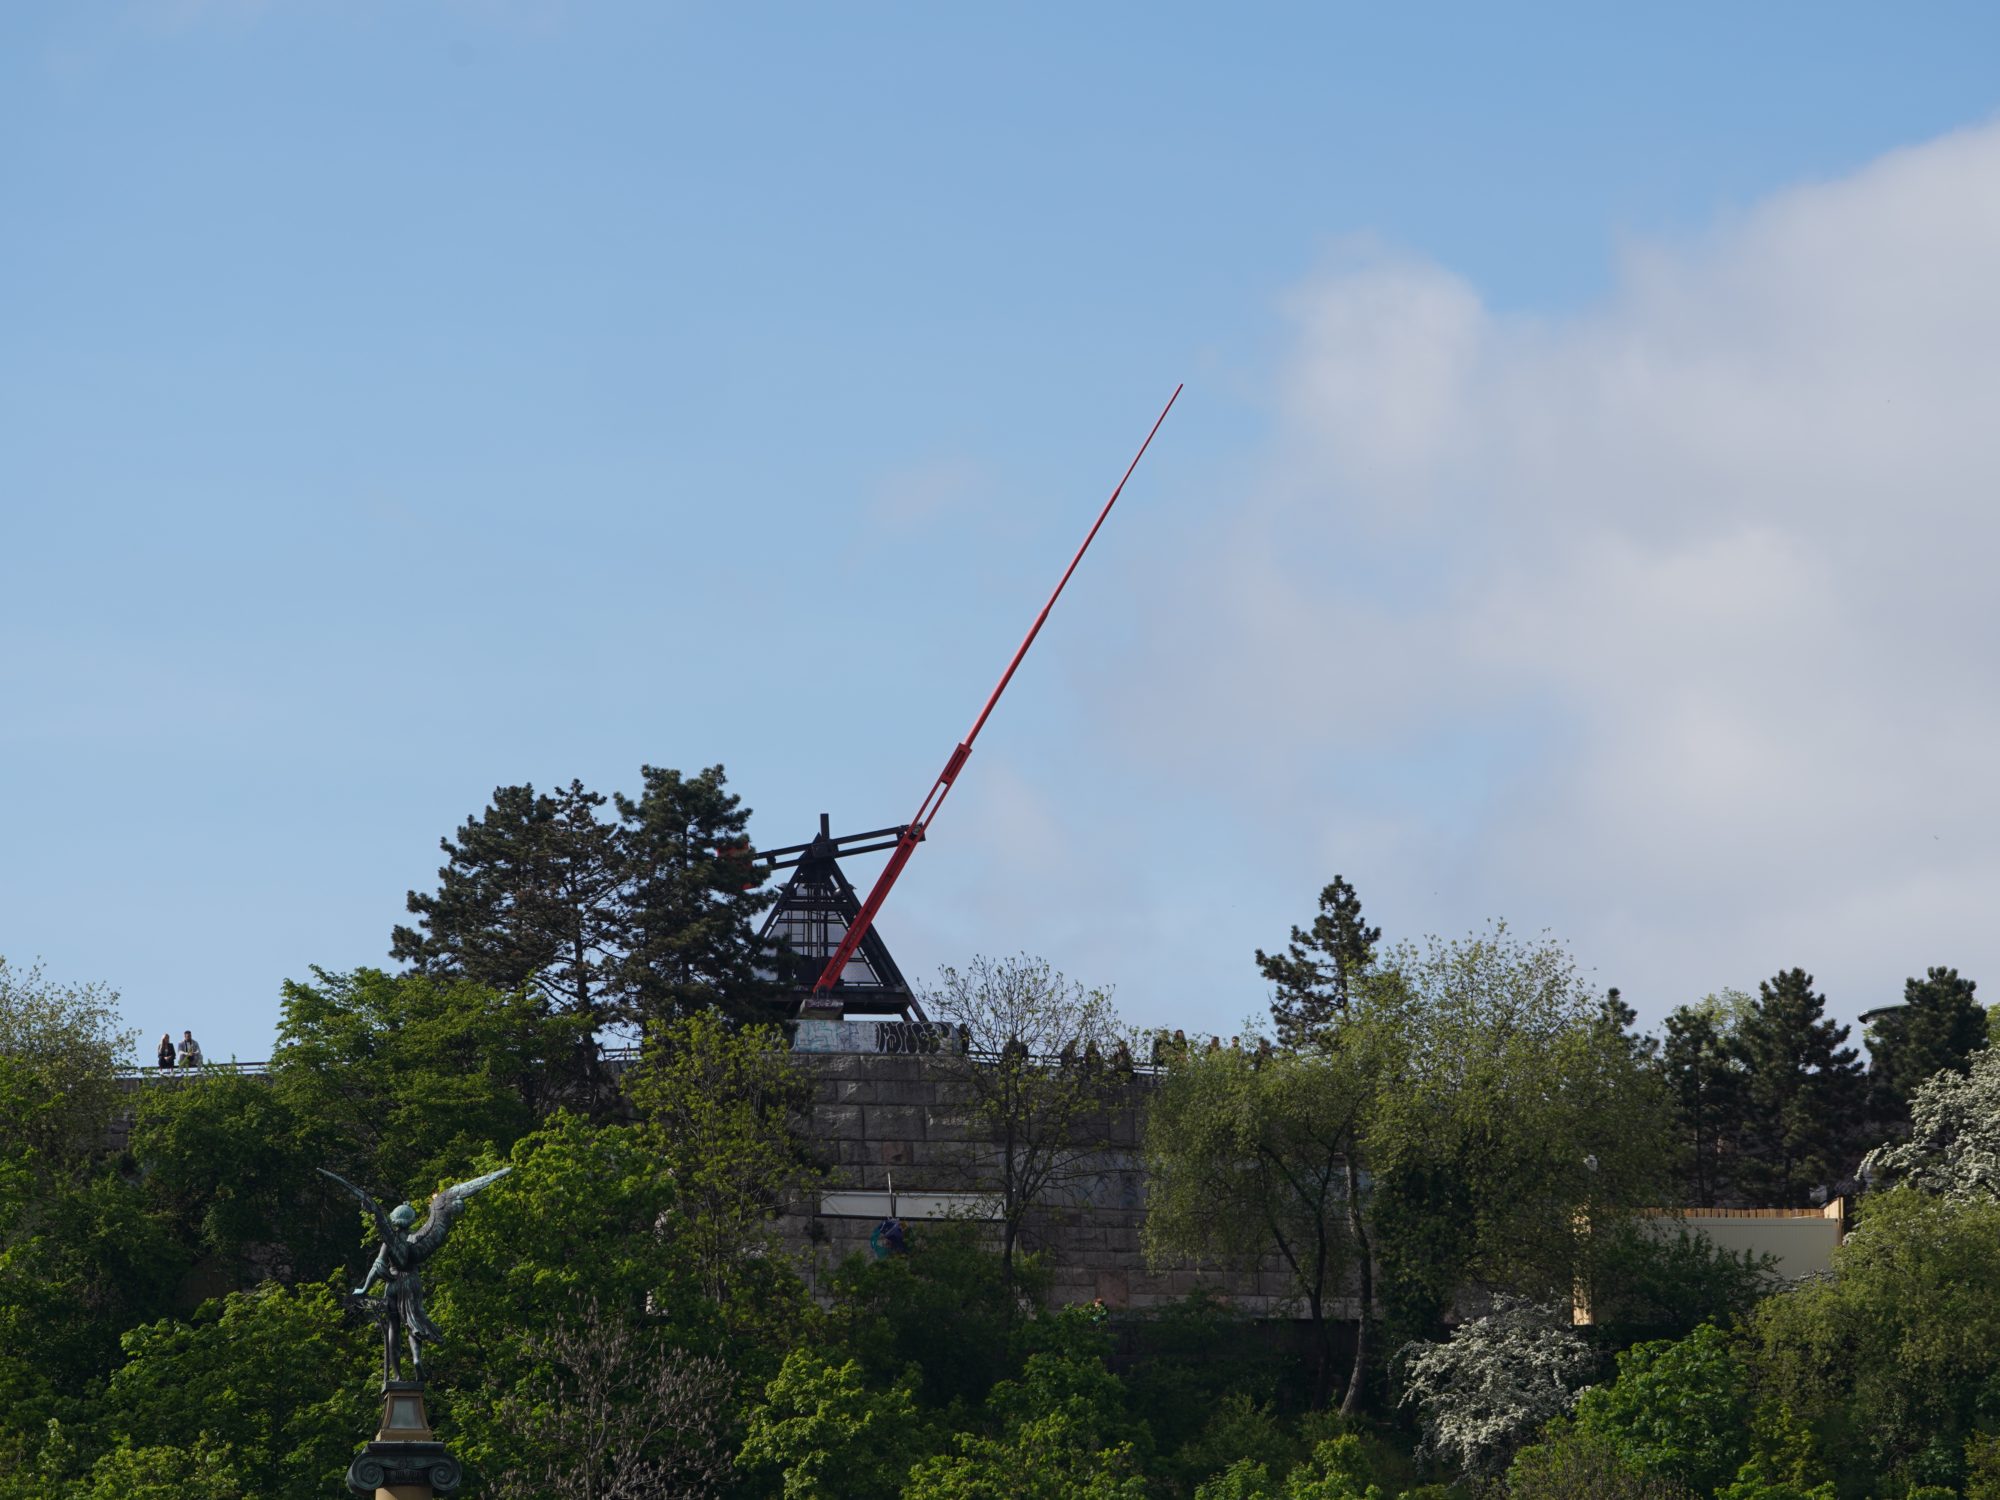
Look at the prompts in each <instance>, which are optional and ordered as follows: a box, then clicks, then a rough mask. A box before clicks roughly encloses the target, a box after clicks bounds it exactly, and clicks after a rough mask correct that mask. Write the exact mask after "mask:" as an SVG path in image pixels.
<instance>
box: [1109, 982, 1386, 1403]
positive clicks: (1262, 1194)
mask: <svg viewBox="0 0 2000 1500" xmlns="http://www.w3.org/2000/svg"><path fill="white" fill-rule="evenodd" d="M1317 1039H1318V1045H1317V1046H1315V1047H1313V1048H1311V1049H1309V1050H1304V1051H1301V1050H1296V1049H1293V1048H1281V1049H1277V1050H1274V1051H1272V1052H1270V1053H1269V1054H1268V1055H1259V1054H1254V1053H1253V1054H1245V1053H1243V1052H1240V1051H1236V1050H1234V1049H1232V1050H1229V1051H1218V1052H1210V1053H1200V1052H1197V1053H1193V1054H1191V1055H1189V1056H1187V1057H1185V1058H1181V1059H1178V1060H1176V1061H1175V1062H1174V1064H1173V1066H1172V1067H1170V1068H1169V1070H1168V1072H1167V1075H1166V1077H1165V1078H1164V1079H1163V1080H1162V1082H1161V1084H1160V1088H1159V1091H1158V1093H1157V1094H1156V1095H1155V1096H1154V1099H1153V1101H1152V1105H1151V1107H1150V1109H1149V1110H1148V1111H1147V1119H1146V1165H1147V1173H1148V1181H1147V1203H1146V1222H1145V1229H1144V1244H1145V1247H1146V1255H1147V1258H1148V1259H1149V1260H1151V1261H1153V1262H1155V1263H1156V1264H1157V1263H1161V1262H1165V1261H1168V1260H1177V1259H1198V1258H1203V1257H1222V1258H1233V1259H1236V1260H1239V1261H1244V1262H1248V1263H1250V1264H1253V1265H1254V1264H1255V1263H1256V1262H1258V1261H1260V1260H1262V1259H1263V1258H1264V1257H1266V1256H1269V1255H1276V1256H1277V1257H1278V1258H1279V1259H1280V1260H1281V1261H1283V1263H1284V1265H1285V1268H1286V1270H1287V1271H1288V1273H1289V1274H1290V1279H1291V1284H1292V1288H1293V1291H1294V1292H1295V1294H1296V1295H1297V1296H1298V1298H1299V1300H1300V1302H1301V1303H1302V1304H1303V1306H1304V1308H1305V1310H1306V1314H1307V1317H1308V1318H1309V1319H1310V1321H1311V1326H1312V1330H1313V1336H1314V1348H1315V1350H1316V1355H1315V1369H1314V1379H1313V1401H1314V1404H1315V1405H1317V1404H1319V1403H1320V1402H1322V1401H1324V1400H1325V1399H1326V1397H1327V1394H1328V1392H1329V1391H1330V1390H1331V1388H1332V1378H1333V1370H1332V1360H1333V1328H1334V1325H1335V1323H1336V1322H1337V1321H1339V1318H1338V1313H1339V1304H1340V1303H1341V1302H1342V1301H1345V1300H1346V1299H1347V1298H1349V1297H1350V1296H1353V1297H1354V1298H1355V1301H1356V1305H1357V1307H1358V1308H1359V1310H1360V1322H1361V1331H1360V1335H1359V1336H1358V1337H1357V1339H1356V1343H1355V1351H1354V1358H1353V1361H1352V1364H1351V1365H1350V1368H1349V1371H1348V1379H1347V1382H1346V1385H1347V1393H1346V1396H1345V1397H1344V1399H1343V1402H1342V1409H1343V1410H1346V1411H1352V1410H1354V1409H1355V1408H1356V1407H1357V1406H1358V1405H1359V1403H1360V1400H1361V1394H1362V1389H1363V1384H1364V1380H1365V1375H1366V1370H1367V1361H1368V1358H1369V1340H1368V1337H1367V1333H1368V1328H1369V1324H1370V1323H1371V1322H1372V1306H1371V1304H1372V1301H1373V1298H1372V1295H1371V1294H1372V1291H1373V1282H1372V1277H1371V1275H1370V1269H1371V1267H1370V1261H1371V1254H1370V1251H1371V1245H1370V1238H1369V1230H1368V1222H1367V1221H1368V1217H1369V1208H1368V1206H1367V1204H1366V1202H1365V1198H1364V1194H1363V1193H1362V1191H1361V1187H1360V1182H1361V1179H1360V1172H1359V1167H1358V1163H1357V1161H1356V1157H1355V1143H1356V1141H1357V1140H1358V1139H1359V1138H1360V1136H1361V1135H1362V1133H1363V1132H1364V1131H1365V1130H1366V1129H1367V1128H1368V1126H1369V1125H1370V1123H1371V1116H1372V1112H1373V1110H1374V1108H1375V1105H1376V1102H1377V1099H1378V1096H1379V1091H1380V1090H1381V1089H1382V1088H1384V1087H1385V1086H1387V1085H1388V1084H1389V1083H1390V1081H1391V1080H1392V1078H1393V1077H1394V1076H1395V1074H1396V1072H1397V1070H1398V1068H1399V1066H1400V1060H1401V1048H1400V1045H1399V1043H1398V1042H1397V1040H1396V1039H1395V1038H1394V1036H1393V1034H1392V1033H1391V1032H1390V1031H1388V1030H1387V1029H1386V1028H1385V1027H1383V1026H1382V1025H1380V1024H1379V1023H1378V1022H1377V1021H1376V1020H1375V1019H1374V1018H1372V1017H1369V1018H1361V1017H1353V1016H1350V1017H1347V1018H1345V1019H1343V1020H1340V1021H1339V1022H1338V1023H1337V1024H1333V1025H1332V1026H1331V1027H1330V1028H1329V1029H1323V1030H1321V1031H1320V1032H1319V1033H1318V1034H1317Z"/></svg>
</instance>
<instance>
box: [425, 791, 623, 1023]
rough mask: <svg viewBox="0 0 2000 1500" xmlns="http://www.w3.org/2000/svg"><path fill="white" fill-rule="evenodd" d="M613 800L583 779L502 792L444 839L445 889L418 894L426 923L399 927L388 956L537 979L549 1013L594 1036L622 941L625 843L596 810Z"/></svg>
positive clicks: (445, 971) (452, 969) (512, 986)
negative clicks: (551, 789) (548, 789)
mask: <svg viewBox="0 0 2000 1500" xmlns="http://www.w3.org/2000/svg"><path fill="white" fill-rule="evenodd" d="M604 802H605V799H604V797H603V796H602V795H601V794H599V793H597V792H591V791H586V790H585V789H584V786H583V783H582V782H580V781H572V782H570V784H569V785H568V786H567V787H565V788H563V789H561V790H559V791H558V792H556V793H555V795H553V796H550V795H548V794H547V793H537V792H536V791H535V789H534V787H533V785H531V784H525V783H524V784H523V785H521V786H503V787H496V788H494V791H493V801H492V803H491V804H490V805H489V806H488V807H487V809H486V811H485V813H484V814H483V815H475V816H473V817H471V818H468V819H467V820H466V822H465V824H464V825H463V826H462V827H461V828H460V829H459V830H458V834H457V838H456V841H454V840H452V839H449V838H447V839H440V840H439V841H438V846H439V848H441V849H442V850H443V851H444V853H445V856H446V863H445V864H444V866H443V867H442V868H440V869H439V871H438V889H437V893H436V894H435V895H426V894H423V893H422V892H418V891H411V892H410V893H409V897H408V901H407V905H408V909H409V911H410V912H411V913H412V914H413V915H414V916H415V917H416V918H417V927H415V928H411V927H402V926H399V927H397V928H396V929H395V931H394V933H393V934H392V936H391V939H390V948H389V953H390V956H391V957H392V958H396V959H400V960H402V961H403V962H405V963H407V964H409V965H410V966H411V968H412V969H413V970H415V971H416V972H418V973H423V974H429V975H433V976H438V977H450V978H463V979H470V980H472V981H474V982H475V983H478V984H483V985H488V986H490V987H492V988H494V989H499V990H519V989H522V988H525V987H527V986H529V985H533V986H534V988H535V989H536V990H537V992H539V993H540V995H541V996H542V998H543V1001H544V1003H545V1004H546V1005H547V1007H548V1008H549V1010H550V1011H551V1012H557V1013H568V1014H572V1015H575V1016H577V1017H578V1018H579V1020H580V1023H581V1024H582V1026H583V1027H584V1028H585V1034H586V1035H589V1034H590V1033H593V1032H595V1030H596V1029H597V1026H598V1025H599V1024H600V1023H601V1020H602V1018H603V1014H604V1007H605V1002H606V1000H607V999H608V998H609V990H610V986H611V980H612V976H613V971H614V970H615V968H616V966H617V964H618V962H619V959H620V956H621V955H622V953H623V950H624V947H625V939H624V931H623V927H622V925H621V924H622V918H621V915H620V913H619V910H618V903H617V900H616V896H617V891H618V887H619V885H620V882H621V881H622V880H623V879H624V871H625V861H624V857H623V853H622V839H621V834H620V831H619V829H618V826H617V825H616V824H614V823H609V822H604V821H600V820H599V818H598V817H597V809H598V808H599V807H602V806H603V805H604ZM419 929H421V930H419Z"/></svg>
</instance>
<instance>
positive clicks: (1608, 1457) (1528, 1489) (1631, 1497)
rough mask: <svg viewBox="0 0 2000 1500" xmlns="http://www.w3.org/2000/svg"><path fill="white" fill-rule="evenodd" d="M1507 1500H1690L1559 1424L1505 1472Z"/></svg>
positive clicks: (1677, 1486) (1594, 1438) (1613, 1448)
mask: <svg viewBox="0 0 2000 1500" xmlns="http://www.w3.org/2000/svg"><path fill="white" fill-rule="evenodd" d="M1507 1496H1508V1500H1695V1492H1694V1491H1691V1490H1689V1489H1687V1488H1686V1487H1685V1486H1684V1485H1682V1484H1681V1483H1680V1482H1679V1481H1678V1480H1674V1479H1668V1478H1664V1477H1662V1476H1660V1475H1656V1474H1648V1473H1645V1472H1643V1471H1642V1470H1640V1469H1637V1468H1634V1467H1633V1466H1632V1464H1630V1463H1629V1462H1627V1460H1626V1459H1625V1457H1624V1455H1623V1454H1622V1453H1620V1451H1619V1450H1618V1447H1617V1445H1616V1444H1614V1443H1611V1442H1608V1441H1607V1440H1606V1439H1604V1438H1602V1437H1600V1436H1598V1435H1597V1434H1595V1433H1588V1432H1583V1431H1580V1430H1579V1429H1577V1428H1575V1427H1571V1426H1569V1425H1567V1424H1566V1423H1563V1422H1561V1421H1557V1422H1553V1423H1551V1424H1550V1426H1549V1431H1548V1435H1547V1436H1545V1437H1544V1438H1543V1439H1542V1440H1541V1441H1540V1442H1538V1443H1534V1444H1532V1445H1530V1446H1529V1447H1527V1448H1523V1449H1522V1450H1521V1452H1520V1453H1519V1454H1518V1455H1517V1456H1516V1457H1515V1459H1514V1462H1513V1464H1512V1465H1511V1466H1510V1467H1509V1468H1508V1470H1507Z"/></svg>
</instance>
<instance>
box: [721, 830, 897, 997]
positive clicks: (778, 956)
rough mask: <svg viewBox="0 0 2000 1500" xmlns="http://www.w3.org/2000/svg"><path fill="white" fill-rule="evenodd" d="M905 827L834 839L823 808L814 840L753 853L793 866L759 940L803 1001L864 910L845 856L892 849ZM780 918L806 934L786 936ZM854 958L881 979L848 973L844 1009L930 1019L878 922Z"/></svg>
mask: <svg viewBox="0 0 2000 1500" xmlns="http://www.w3.org/2000/svg"><path fill="white" fill-rule="evenodd" d="M905 831H906V830H905V829H904V828H902V827H896V828H874V829H870V830H869V831H868V832H866V833H850V834H844V835H842V836H841V837H839V838H835V837H834V836H833V833H832V830H831V828H830V826H829V823H828V820H827V815H826V814H825V813H821V814H820V815H819V836H818V837H817V838H815V839H813V840H812V841H811V842H810V843H805V844H789V845H787V846H785V847H784V848H782V849H764V850H760V851H759V852H757V853H755V854H753V855H751V856H750V858H751V860H752V862H753V863H754V864H756V865H758V866H759V867H760V868H762V869H764V870H767V871H770V870H786V869H789V870H790V871H791V872H792V876H791V879H789V880H787V881H786V882H785V884H784V886H783V888H782V889H780V890H779V892H778V899H777V900H776V901H775V902H773V903H772V905H771V909H770V911H769V912H768V913H767V914H766V915H765V918H764V925H763V927H762V928H761V929H759V931H758V933H757V942H758V946H759V947H760V948H762V949H763V950H764V951H765V957H766V960H767V961H768V962H769V963H770V964H771V966H772V968H773V969H774V970H776V972H777V974H778V977H779V978H780V979H781V980H782V981H784V982H785V983H786V984H787V985H788V986H789V987H791V988H793V989H795V990H796V991H797V992H798V994H799V997H800V999H801V1000H803V999H804V998H805V997H806V996H808V995H810V994H811V993H812V989H813V984H814V982H815V981H816V980H818V978H819V976H820V972H821V969H822V968H823V967H824V965H825V964H826V962H827V959H828V957H829V955H831V954H832V953H833V952H834V950H835V949H836V948H838V947H839V946H840V941H841V939H842V938H844V937H845V936H846V935H847V931H848V928H849V927H851V926H852V925H853V923H854V922H855V920H856V919H857V918H858V917H859V916H860V915H861V898H860V896H859V894H858V893H857V892H856V891H855V889H854V887H853V886H852V885H851V884H849V882H848V879H847V876H846V875H844V874H843V873H842V872H841V868H840V859H841V857H842V856H843V855H850V854H874V853H877V852H879V851H881V850H884V849H893V848H895V847H896V844H897V842H898V841H899V840H900V839H901V838H902V836H903V834H904V832H905ZM781 924H782V925H783V926H784V927H786V928H790V929H794V930H796V929H798V928H801V927H802V928H803V929H804V930H805V934H806V937H805V941H804V942H802V943H801V942H793V941H790V940H789V939H787V938H786V937H785V935H784V934H783V933H781V932H780V930H779V929H780V926H781ZM774 934H775V936H774ZM854 958H857V959H860V960H862V961H863V962H864V963H865V964H866V966H867V968H868V970H869V971H870V972H871V973H872V974H873V975H874V979H875V982H873V983H856V982H853V981H849V980H842V981H841V982H840V983H838V984H836V985H835V986H834V991H833V994H834V998H835V999H836V1000H838V1001H839V1002H840V1006H841V1011H842V1013H843V1014H846V1015H850V1016H862V1017H874V1018H886V1017H898V1018H900V1019H902V1020H905V1021H928V1020H929V1019H930V1017H928V1016H927V1015H925V1014H924V1008H923V1006H922V1005H920V1004H919V1003H918V1002H917V997H916V994H915V992H913V991H912V990H911V988H910V985H909V981H908V980H906V979H904V978H903V971H902V970H901V969H900V968H898V967H897V965H896V960H895V959H894V958H893V957H892V956H891V955H890V953H889V946H888V944H886V943H884V942H883V941H882V934H881V933H880V932H879V931H877V930H876V928H875V926H874V925H873V924H872V923H871V924H870V925H869V927H868V930H867V932H866V933H864V934H863V936H862V938H861V945H860V947H859V948H858V949H857V950H856V952H855V954H854ZM852 961H853V960H850V961H849V962H850V963H851V962H852Z"/></svg>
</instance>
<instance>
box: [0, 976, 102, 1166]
mask: <svg viewBox="0 0 2000 1500" xmlns="http://www.w3.org/2000/svg"><path fill="white" fill-rule="evenodd" d="M131 1054H132V1033H131V1032H129V1031H127V1030H125V1029H124V1028H123V1027H122V1026H121V1025H120V1022H119V1019H118V995H117V992H116V991H114V990H111V989H109V988H107V987H105V986H103V985H97V984H59V983H57V982H55V981H53V980H51V979H49V978H48V977H47V976H46V975H45V974H44V973H43V972H42V968H41V966H40V965H39V964H37V965H34V966H33V967H31V968H29V969H26V970H21V969H17V968H14V967H13V966H12V965H10V964H9V963H8V962H7V960H6V958H5V957H4V956H0V1058H4V1059H6V1061H7V1062H8V1064H9V1077H8V1082H7V1088H8V1094H9V1097H8V1100H7V1104H8V1109H7V1113H6V1115H5V1129H4V1134H0V1153H4V1154H5V1156H6V1157H7V1158H8V1159H9V1160H11V1161H13V1162H14V1163H15V1164H16V1166H17V1168H19V1169H22V1170H26V1171H29V1172H31V1173H33V1174H34V1175H35V1176H37V1177H39V1178H42V1179H43V1180H45V1181H46V1180H48V1179H49V1178H50V1177H51V1176H54V1175H59V1174H61V1173H63V1172H65V1171H69V1170H71V1169H74V1168H75V1167H77V1166H78V1165H80V1164H84V1163H88V1162H90V1161H93V1160H95V1159H96V1158H98V1157H99V1156H101V1155H102V1154H103V1150H104V1139H105V1132H106V1130H107V1129H108V1127H109V1125H110V1123H111V1117H112V1115H113V1114H115V1113H116V1112H117V1108H118V1104H119V1097H120V1096H119V1088H118V1079H117V1067H118V1061H119V1059H120V1058H124V1057H129V1056H131Z"/></svg>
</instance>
